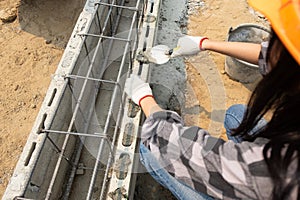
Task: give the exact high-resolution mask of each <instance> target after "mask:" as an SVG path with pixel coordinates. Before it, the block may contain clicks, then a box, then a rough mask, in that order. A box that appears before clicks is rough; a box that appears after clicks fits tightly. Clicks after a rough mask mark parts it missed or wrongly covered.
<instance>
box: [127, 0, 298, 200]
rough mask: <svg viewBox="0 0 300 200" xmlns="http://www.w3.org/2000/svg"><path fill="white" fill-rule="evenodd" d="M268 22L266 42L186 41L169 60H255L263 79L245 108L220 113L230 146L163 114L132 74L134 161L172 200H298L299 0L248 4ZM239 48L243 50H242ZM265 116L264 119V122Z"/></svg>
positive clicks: (259, 0) (129, 83)
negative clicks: (136, 129) (136, 117)
mask: <svg viewBox="0 0 300 200" xmlns="http://www.w3.org/2000/svg"><path fill="white" fill-rule="evenodd" d="M249 3H250V4H251V5H252V6H253V7H255V8H256V9H258V10H259V11H261V12H262V13H263V14H265V16H266V17H267V18H268V19H269V20H270V22H271V25H272V28H273V33H272V38H271V40H270V42H269V45H268V48H267V51H265V49H266V48H265V46H264V45H265V44H263V45H262V46H261V45H256V44H245V43H230V42H228V43H224V42H215V41H211V40H209V39H207V38H205V37H191V36H185V37H183V38H180V39H179V41H178V47H179V48H177V50H176V51H175V52H174V53H173V56H180V55H192V54H195V53H197V52H200V51H202V50H212V51H216V52H220V53H223V54H226V55H230V56H234V57H237V58H239V59H243V60H245V61H248V62H252V63H258V64H259V65H260V68H261V69H262V72H263V73H264V78H263V79H262V81H261V82H260V83H259V84H258V85H257V87H256V88H255V90H254V92H253V94H252V95H251V98H250V100H249V103H248V106H247V107H246V106H242V105H234V106H232V107H231V108H229V109H228V110H227V112H226V117H225V118H226V119H225V128H226V130H227V134H228V136H229V139H231V140H229V141H227V142H226V141H223V140H222V139H219V138H214V137H211V136H210V135H209V134H208V133H207V132H206V131H205V130H203V129H201V128H199V127H185V126H184V123H183V120H182V118H181V117H180V116H179V115H178V114H176V113H175V112H172V111H166V110H162V109H161V108H160V107H159V106H158V105H157V103H156V102H155V100H154V98H153V96H152V91H151V89H150V87H149V85H148V84H147V83H144V82H143V81H141V80H140V79H139V78H138V77H137V76H131V77H130V78H129V79H127V81H126V87H125V91H126V92H127V93H128V95H129V97H131V98H132V100H133V101H134V102H135V103H137V104H139V105H140V106H141V107H142V109H143V111H144V113H145V115H146V117H147V120H146V121H145V123H144V125H143V129H142V133H141V134H142V144H141V147H140V152H141V161H142V163H143V164H144V165H145V167H146V168H147V170H148V171H149V173H150V174H151V175H152V176H153V177H154V178H155V179H156V180H157V181H158V182H160V183H161V184H162V185H164V186H165V187H167V188H168V189H169V190H170V191H171V192H172V193H173V194H174V195H175V196H176V197H177V198H178V199H213V198H218V199H269V198H272V199H298V198H300V193H299V189H300V188H299V185H300V183H299V182H300V117H299V116H298V115H299V113H300V40H299V38H300V0H290V1H286V0H272V1H270V0H250V2H249ZM245 47H246V48H245ZM267 112H271V113H272V118H271V120H270V121H269V122H266V121H265V120H264V119H263V116H264V115H265V114H266V113H267Z"/></svg>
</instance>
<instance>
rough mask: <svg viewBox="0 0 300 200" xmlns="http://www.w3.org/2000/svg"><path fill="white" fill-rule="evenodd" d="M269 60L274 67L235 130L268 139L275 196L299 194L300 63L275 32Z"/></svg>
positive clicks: (251, 137) (248, 138) (265, 152)
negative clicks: (259, 124)
mask: <svg viewBox="0 0 300 200" xmlns="http://www.w3.org/2000/svg"><path fill="white" fill-rule="evenodd" d="M267 62H268V63H269V65H270V66H271V68H272V70H271V71H270V73H269V74H267V75H266V76H265V77H264V78H263V79H262V80H261V81H260V82H259V83H258V85H257V87H256V88H255V90H254V92H253V93H252V95H251V97H250V100H249V103H248V107H247V110H246V113H245V116H244V119H243V120H242V123H241V124H240V126H239V127H238V128H237V129H235V130H233V131H234V134H233V135H235V136H237V135H239V136H240V137H242V138H243V139H244V140H246V141H253V140H255V138H257V137H263V138H267V139H269V142H268V143H267V144H266V145H265V147H264V150H263V155H264V159H265V161H266V164H267V166H268V169H269V172H270V175H271V177H272V179H273V183H274V188H273V194H272V198H273V199H287V198H291V193H292V190H293V191H295V190H296V191H297V192H298V198H299V197H300V187H299V185H300V66H299V64H298V63H297V62H296V61H295V60H294V58H293V57H292V56H291V55H290V53H289V52H288V50H287V49H286V48H285V47H284V45H283V44H282V43H281V41H280V40H279V38H278V36H277V35H276V34H275V33H274V32H273V33H272V37H271V40H270V43H269V48H268V56H267ZM266 113H271V114H272V117H271V120H270V121H269V122H268V124H267V125H266V126H265V127H264V128H262V129H260V130H258V131H257V132H256V133H254V134H249V132H250V131H251V130H252V129H253V128H254V127H255V125H256V124H257V122H258V121H259V120H260V119H261V118H262V117H264V116H265V114H266Z"/></svg>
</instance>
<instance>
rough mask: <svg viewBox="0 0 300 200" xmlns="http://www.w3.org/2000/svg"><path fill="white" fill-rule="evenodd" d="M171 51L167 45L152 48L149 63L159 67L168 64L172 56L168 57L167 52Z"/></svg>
mask: <svg viewBox="0 0 300 200" xmlns="http://www.w3.org/2000/svg"><path fill="white" fill-rule="evenodd" d="M169 50H170V48H169V47H168V46H166V45H157V46H155V47H152V48H151V50H150V52H149V54H150V55H149V61H150V62H153V63H155V64H159V65H161V64H164V63H167V62H168V61H169V60H170V55H167V54H166V52H168V51H169Z"/></svg>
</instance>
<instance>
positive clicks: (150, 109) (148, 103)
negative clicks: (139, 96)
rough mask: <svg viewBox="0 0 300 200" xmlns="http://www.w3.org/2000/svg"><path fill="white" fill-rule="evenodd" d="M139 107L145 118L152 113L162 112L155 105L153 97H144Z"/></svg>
mask: <svg viewBox="0 0 300 200" xmlns="http://www.w3.org/2000/svg"><path fill="white" fill-rule="evenodd" d="M141 107H142V110H143V112H144V114H145V116H146V117H149V116H150V115H151V114H152V113H154V112H158V111H162V110H163V109H162V108H161V107H160V106H159V105H158V104H157V103H156V101H155V99H154V98H153V97H146V98H145V99H143V100H142V101H141Z"/></svg>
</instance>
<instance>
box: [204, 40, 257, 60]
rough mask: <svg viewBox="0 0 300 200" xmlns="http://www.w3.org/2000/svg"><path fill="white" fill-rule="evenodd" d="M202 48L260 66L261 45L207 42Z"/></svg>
mask: <svg viewBox="0 0 300 200" xmlns="http://www.w3.org/2000/svg"><path fill="white" fill-rule="evenodd" d="M202 48H204V49H205V50H210V51H214V52H217V53H221V54H224V55H228V56H231V57H235V58H237V59H240V60H243V61H246V62H249V63H252V64H258V57H259V53H260V50H261V45H260V44H253V43H246V42H217V41H212V40H205V41H203V43H202Z"/></svg>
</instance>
